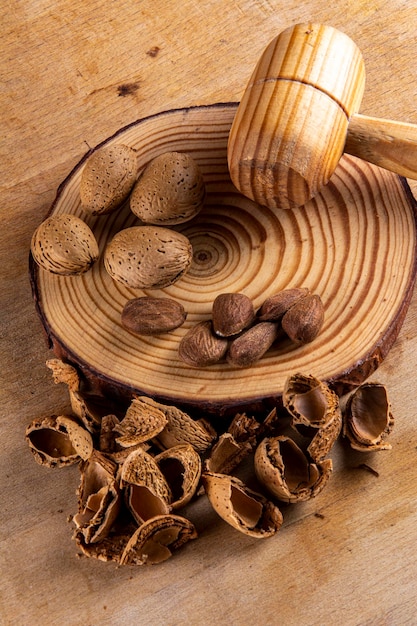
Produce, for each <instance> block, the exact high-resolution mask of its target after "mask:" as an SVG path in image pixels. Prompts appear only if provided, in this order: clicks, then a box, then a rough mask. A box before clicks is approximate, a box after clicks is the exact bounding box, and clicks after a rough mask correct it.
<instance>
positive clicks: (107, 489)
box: [73, 450, 121, 544]
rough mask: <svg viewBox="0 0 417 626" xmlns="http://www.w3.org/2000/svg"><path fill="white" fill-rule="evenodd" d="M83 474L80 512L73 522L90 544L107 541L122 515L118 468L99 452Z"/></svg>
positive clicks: (91, 458)
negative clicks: (117, 519)
mask: <svg viewBox="0 0 417 626" xmlns="http://www.w3.org/2000/svg"><path fill="white" fill-rule="evenodd" d="M80 470H81V483H80V487H79V490H78V494H79V505H78V509H79V512H78V513H77V515H74V517H73V522H74V524H75V525H76V527H77V531H76V532H77V533H78V534H81V535H82V536H83V541H84V542H85V543H86V544H88V543H96V542H99V541H102V540H103V539H104V538H105V537H107V535H108V534H109V533H110V531H111V528H112V526H113V524H114V522H115V520H116V518H117V516H118V515H119V512H120V506H121V495H120V489H119V485H118V481H117V480H116V470H117V466H116V464H115V463H113V462H112V461H111V460H110V459H108V458H106V457H105V456H104V455H103V454H102V453H101V452H98V451H96V450H95V451H94V453H93V454H92V455H91V457H90V458H89V459H88V460H87V461H85V462H84V463H83V464H82V465H81V467H80Z"/></svg>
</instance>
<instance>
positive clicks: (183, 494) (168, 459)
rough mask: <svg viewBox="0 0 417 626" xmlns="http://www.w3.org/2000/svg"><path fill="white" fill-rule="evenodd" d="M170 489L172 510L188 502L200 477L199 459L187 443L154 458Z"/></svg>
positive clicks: (194, 492)
mask: <svg viewBox="0 0 417 626" xmlns="http://www.w3.org/2000/svg"><path fill="white" fill-rule="evenodd" d="M155 461H156V463H157V465H158V467H159V469H160V470H161V472H162V473H163V475H164V476H165V479H166V481H167V483H168V485H169V487H170V489H171V493H172V502H171V508H172V509H173V510H175V509H179V508H181V507H183V506H185V505H186V504H188V503H189V502H190V500H191V499H192V498H193V497H194V495H195V494H196V492H197V488H198V486H199V483H200V477H201V458H200V455H199V454H198V453H197V452H196V450H194V448H193V446H192V445H190V444H189V443H186V444H181V445H177V446H174V447H172V448H168V450H164V451H163V452H161V453H160V454H158V455H157V456H156V457H155Z"/></svg>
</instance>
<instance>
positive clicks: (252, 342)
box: [226, 322, 280, 367]
mask: <svg viewBox="0 0 417 626" xmlns="http://www.w3.org/2000/svg"><path fill="white" fill-rule="evenodd" d="M279 334H280V327H279V324H276V323H274V322H259V324H255V326H252V327H251V328H249V329H248V330H246V331H245V332H244V333H243V334H242V335H240V336H239V337H237V338H236V339H234V340H233V341H232V343H231V344H230V347H229V350H228V353H227V356H226V358H227V362H228V363H230V364H231V365H237V366H239V367H248V366H249V365H252V364H253V363H256V361H258V360H259V359H260V358H261V357H263V355H264V354H265V352H266V351H267V350H269V348H270V347H271V346H272V344H273V343H274V341H275V340H276V339H277V338H278V337H279Z"/></svg>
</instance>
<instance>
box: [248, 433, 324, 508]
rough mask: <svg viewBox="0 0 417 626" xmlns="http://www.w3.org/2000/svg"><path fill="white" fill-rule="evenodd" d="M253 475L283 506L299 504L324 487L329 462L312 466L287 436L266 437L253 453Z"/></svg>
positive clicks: (315, 494)
mask: <svg viewBox="0 0 417 626" xmlns="http://www.w3.org/2000/svg"><path fill="white" fill-rule="evenodd" d="M254 467H255V473H256V476H257V478H258V480H259V481H260V482H261V483H262V484H263V485H264V486H265V487H266V489H268V491H269V492H270V493H271V494H272V495H274V496H275V497H276V498H278V499H279V500H283V501H284V502H302V501H305V500H309V499H310V498H313V497H315V496H317V495H318V494H319V493H320V491H321V490H322V489H323V487H324V486H325V485H326V484H327V481H328V479H329V477H330V474H331V471H332V468H333V464H332V461H331V459H325V460H324V461H322V462H320V463H317V464H316V463H311V462H310V461H309V459H308V458H307V457H306V456H305V454H304V452H303V451H302V450H301V448H299V446H298V445H297V444H296V443H295V442H294V441H293V440H292V439H291V438H290V437H286V436H278V437H266V438H265V439H263V440H262V441H261V443H260V444H259V446H258V447H257V449H256V452H255V458H254Z"/></svg>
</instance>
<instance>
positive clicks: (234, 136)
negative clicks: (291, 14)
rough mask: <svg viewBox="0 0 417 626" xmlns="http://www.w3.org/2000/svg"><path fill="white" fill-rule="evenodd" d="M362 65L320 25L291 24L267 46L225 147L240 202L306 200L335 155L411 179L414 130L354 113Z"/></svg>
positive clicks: (349, 46) (336, 34)
mask: <svg viewBox="0 0 417 626" xmlns="http://www.w3.org/2000/svg"><path fill="white" fill-rule="evenodd" d="M364 87H365V67H364V61H363V57H362V54H361V52H360V50H359V48H358V46H357V45H356V44H355V43H354V42H353V41H352V40H351V39H350V38H349V37H348V36H347V35H345V34H344V33H342V32H340V31H339V30H336V29H335V28H333V27H331V26H326V25H321V24H314V23H313V24H298V25H296V26H293V27H291V28H288V29H286V30H284V31H283V32H282V33H281V34H280V35H278V36H277V37H276V38H275V39H274V40H273V41H271V43H270V44H269V45H268V46H267V48H266V49H265V51H264V53H263V54H262V56H261V58H260V60H259V62H258V64H257V65H256V67H255V70H254V72H253V74H252V76H251V78H250V80H249V84H248V86H247V87H246V90H245V92H244V95H243V97H242V100H241V102H240V104H239V106H238V109H237V112H236V116H235V119H234V121H233V124H232V127H231V131H230V136H229V143H228V165H229V171H230V176H231V179H232V181H233V183H234V185H235V186H236V187H237V188H238V190H239V191H240V192H241V193H242V194H243V195H245V196H247V197H248V198H251V199H252V200H255V201H256V202H258V203H259V204H262V205H265V206H268V207H270V208H273V209H275V208H283V209H290V208H294V207H297V206H300V205H303V204H305V203H306V202H307V201H308V200H310V199H311V198H312V197H314V196H315V195H316V194H317V193H318V192H319V191H320V190H321V189H322V187H323V186H324V185H326V184H327V183H328V181H329V179H330V177H331V175H332V174H333V172H334V170H335V168H336V166H337V164H338V162H339V160H340V158H341V156H342V154H343V152H347V153H349V154H352V155H354V156H357V157H360V158H362V159H365V160H367V161H370V162H372V163H374V164H376V165H379V166H381V167H383V168H385V169H388V170H391V171H393V172H395V173H397V174H400V175H402V176H406V177H409V178H413V179H417V125H413V124H406V123H401V122H393V121H390V120H383V119H377V118H373V117H367V116H364V115H360V114H359V113H358V110H359V107H360V103H361V100H362V96H363V92H364Z"/></svg>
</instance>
